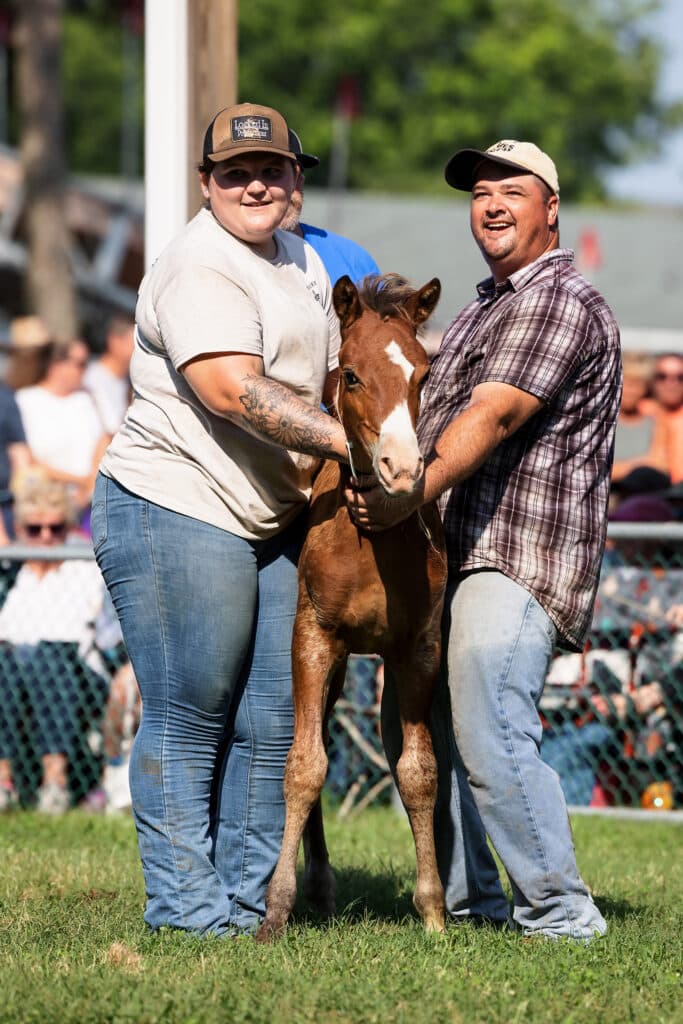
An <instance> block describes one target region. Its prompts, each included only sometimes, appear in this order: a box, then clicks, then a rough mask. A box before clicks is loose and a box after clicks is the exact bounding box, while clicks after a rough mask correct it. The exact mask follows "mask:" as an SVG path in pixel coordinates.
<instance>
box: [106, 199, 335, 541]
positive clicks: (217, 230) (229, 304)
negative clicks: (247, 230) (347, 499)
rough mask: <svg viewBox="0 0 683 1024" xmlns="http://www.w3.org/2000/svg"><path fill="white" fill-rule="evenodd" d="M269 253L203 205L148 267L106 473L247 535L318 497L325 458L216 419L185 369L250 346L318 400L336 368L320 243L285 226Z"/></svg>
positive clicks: (269, 371) (270, 369) (271, 529)
mask: <svg viewBox="0 0 683 1024" xmlns="http://www.w3.org/2000/svg"><path fill="white" fill-rule="evenodd" d="M275 239H276V241H277V247H278V251H277V256H276V257H275V259H273V260H268V259H265V258H263V257H262V256H259V255H257V254H256V253H255V252H254V251H253V250H252V249H250V248H249V246H248V245H245V244H244V243H242V242H240V241H239V240H238V239H236V238H235V237H234V236H232V235H231V234H230V233H229V232H228V231H226V230H224V229H223V228H222V227H221V225H220V224H219V223H218V221H216V219H215V218H214V216H213V214H212V213H211V212H210V211H208V210H201V211H200V212H199V213H198V214H197V216H196V217H195V218H194V219H193V220H192V221H190V223H189V224H188V225H187V227H186V228H185V229H184V230H183V231H182V232H181V234H180V235H179V236H178V237H177V238H176V239H175V240H174V241H173V242H171V244H170V245H169V246H168V247H167V248H166V249H165V250H164V252H162V254H161V255H160V256H159V258H158V260H157V261H156V262H155V263H154V265H153V266H152V267H151V269H150V270H149V272H148V273H147V275H146V276H145V278H144V280H143V282H142V285H141V286H140V293H139V296H138V303H137V309H136V321H137V329H136V344H135V351H134V353H133V359H132V362H131V380H132V384H133V401H132V404H131V406H130V408H129V410H128V412H127V414H126V418H125V420H124V423H123V425H122V427H121V429H120V430H119V431H118V433H117V434H116V436H115V437H114V439H113V441H112V443H111V445H110V446H109V448H108V449H107V452H106V454H105V457H104V460H103V462H102V471H103V472H104V473H105V474H106V475H107V476H110V477H113V478H114V479H115V480H117V481H118V482H119V483H120V484H122V485H123V486H124V487H126V488H127V489H128V490H130V491H132V492H133V493H134V494H137V495H139V496H140V497H143V498H146V499H148V500H149V501H152V502H154V503H155V504H158V505H161V506H163V507H164V508H168V509H171V510H173V511H175V512H180V513H182V514H184V515H188V516H192V517H193V518H195V519H200V520H202V521H204V522H207V523H210V524H212V525H214V526H218V527H221V528H222V529H225V530H229V531H231V532H232V533H235V534H237V535H238V536H240V537H246V538H249V539H260V538H264V537H268V536H270V535H271V534H275V533H277V532H279V531H280V530H282V529H283V528H284V527H285V526H287V525H288V523H290V522H291V521H292V520H293V519H294V517H295V516H296V514H297V512H298V511H299V510H300V509H301V507H302V506H303V504H305V502H306V501H307V500H308V498H309V496H310V486H311V477H312V473H313V470H314V469H315V467H316V466H317V464H318V460H317V459H315V458H313V457H311V456H309V455H301V454H298V453H296V452H290V451H287V450H286V449H283V448H278V447H276V446H274V445H271V444H268V443H267V442H265V441H260V440H259V439H258V438H255V437H253V436H251V435H250V434H248V433H247V432H246V431H245V430H242V429H241V428H240V427H239V426H236V425H235V424H233V423H230V422H229V421H228V420H226V419H223V418H222V417H219V416H215V415H214V414H213V413H211V412H209V410H208V409H207V408H206V407H205V406H204V405H203V404H202V403H201V401H200V400H199V398H198V397H197V396H196V395H195V393H194V391H193V390H192V389H191V388H190V386H189V385H188V384H187V382H186V381H185V379H184V377H183V376H182V374H181V373H179V372H178V368H179V367H181V366H183V365H184V364H185V363H187V362H188V360H190V359H193V358H195V357H196V356H199V355H204V354H209V353H221V352H244V353H249V354H254V355H259V356H261V357H262V359H263V363H264V370H265V374H266V376H267V377H269V378H271V379H272V380H276V381H279V382H280V383H282V384H285V385H287V387H289V388H291V389H292V391H294V392H295V394H297V395H298V396H299V398H301V399H302V400H303V401H305V402H308V403H309V404H310V405H313V406H317V405H318V404H319V403H320V400H321V397H322V391H323V386H324V383H325V378H326V375H327V372H328V370H330V369H334V367H335V366H336V365H337V355H338V351H339V324H338V321H337V317H336V314H335V312H334V308H333V306H332V288H331V285H330V280H329V278H328V276H327V273H326V271H325V268H324V266H323V264H322V262H321V260H320V258H319V256H318V255H317V254H316V253H315V252H314V250H313V249H312V248H311V247H310V246H308V245H307V244H306V243H305V242H303V241H302V239H300V238H299V237H297V236H296V235H293V234H290V233H289V232H284V231H277V232H276V234H275Z"/></svg>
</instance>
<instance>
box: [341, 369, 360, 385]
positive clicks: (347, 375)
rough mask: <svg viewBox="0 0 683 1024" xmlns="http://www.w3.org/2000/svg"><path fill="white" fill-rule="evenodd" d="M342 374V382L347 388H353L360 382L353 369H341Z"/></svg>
mask: <svg viewBox="0 0 683 1024" xmlns="http://www.w3.org/2000/svg"><path fill="white" fill-rule="evenodd" d="M342 373H343V374H344V383H345V384H346V386H347V388H355V387H356V385H357V384H360V380H359V379H358V377H356V375H355V373H354V372H353V370H342Z"/></svg>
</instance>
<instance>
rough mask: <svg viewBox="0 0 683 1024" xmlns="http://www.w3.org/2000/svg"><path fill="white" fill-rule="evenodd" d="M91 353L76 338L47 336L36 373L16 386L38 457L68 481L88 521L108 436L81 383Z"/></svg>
mask: <svg viewBox="0 0 683 1024" xmlns="http://www.w3.org/2000/svg"><path fill="white" fill-rule="evenodd" d="M89 355H90V353H89V350H88V346H87V345H86V344H85V342H83V341H81V340H80V339H78V338H75V339H73V340H72V341H70V342H68V343H66V344H58V343H57V342H53V341H49V340H48V342H47V343H46V344H44V345H43V346H42V347H40V349H39V351H38V354H37V358H35V359H34V362H33V366H34V370H35V374H34V379H33V380H31V378H29V380H30V385H29V382H28V381H24V382H23V383H24V384H25V385H28V386H22V387H18V388H17V391H16V399H17V404H18V406H19V410H20V412H21V418H22V422H23V424H24V430H25V432H26V441H27V443H28V446H29V448H30V450H31V452H32V455H33V458H34V460H35V462H36V463H37V464H38V465H39V466H40V467H41V468H42V469H43V471H44V474H45V475H46V476H48V477H49V478H50V479H52V480H58V481H61V482H63V483H66V484H69V486H70V488H71V492H72V494H73V497H74V501H75V502H76V505H77V506H78V513H79V515H81V516H83V517H84V526H85V527H87V525H88V523H87V513H88V510H89V507H90V502H91V500H92V492H93V487H94V486H95V477H96V475H97V469H98V466H99V463H100V459H101V458H102V454H103V453H104V450H105V448H106V447H107V444H108V443H109V440H110V435H109V434H107V433H106V431H105V428H104V425H103V423H102V420H101V418H100V415H99V413H98V411H97V408H96V406H95V403H94V402H93V400H92V398H91V396H90V395H89V394H88V392H87V391H85V390H84V389H83V377H84V374H85V371H86V369H87V367H88V361H89ZM10 383H12V376H11V375H10Z"/></svg>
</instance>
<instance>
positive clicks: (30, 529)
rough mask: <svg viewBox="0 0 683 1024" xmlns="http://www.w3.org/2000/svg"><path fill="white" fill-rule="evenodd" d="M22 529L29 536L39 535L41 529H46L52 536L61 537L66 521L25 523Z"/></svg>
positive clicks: (64, 531)
mask: <svg viewBox="0 0 683 1024" xmlns="http://www.w3.org/2000/svg"><path fill="white" fill-rule="evenodd" d="M24 529H25V530H26V533H27V535H28V536H29V537H40V536H41V534H42V532H43V530H47V532H48V533H49V534H50V535H51V536H52V537H63V536H64V534H65V533H66V523H26V525H25V526H24Z"/></svg>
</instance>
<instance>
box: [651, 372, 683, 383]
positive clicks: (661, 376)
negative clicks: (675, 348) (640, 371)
mask: <svg viewBox="0 0 683 1024" xmlns="http://www.w3.org/2000/svg"><path fill="white" fill-rule="evenodd" d="M655 380H675V381H678V383H679V384H683V373H664V371H663V370H660V371H659V372H658V373H656V374H655Z"/></svg>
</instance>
